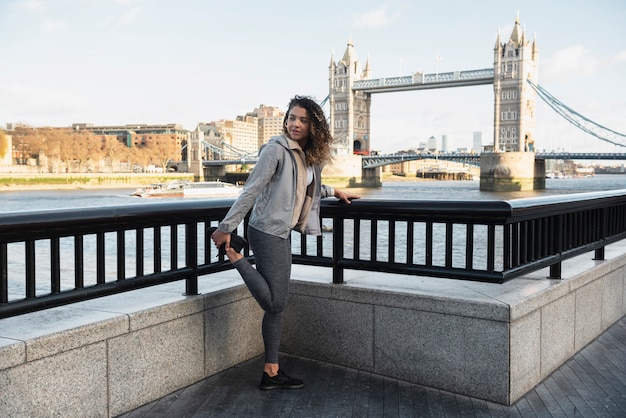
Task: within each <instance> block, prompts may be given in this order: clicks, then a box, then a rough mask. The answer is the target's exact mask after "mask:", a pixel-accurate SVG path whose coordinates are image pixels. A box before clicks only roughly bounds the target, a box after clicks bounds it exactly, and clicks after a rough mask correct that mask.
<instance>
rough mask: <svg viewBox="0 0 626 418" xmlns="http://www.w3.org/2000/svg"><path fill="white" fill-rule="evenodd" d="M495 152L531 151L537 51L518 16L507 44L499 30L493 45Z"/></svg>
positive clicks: (533, 128)
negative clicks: (502, 41) (527, 36)
mask: <svg viewBox="0 0 626 418" xmlns="http://www.w3.org/2000/svg"><path fill="white" fill-rule="evenodd" d="M493 55H494V62H493V66H494V78H493V92H494V118H493V120H494V129H493V139H494V151H495V152H534V142H535V140H534V131H535V116H534V113H535V97H536V93H535V90H533V89H532V87H531V86H530V85H529V84H528V83H527V82H526V80H530V81H532V82H534V83H537V63H538V60H539V51H538V50H537V42H536V40H535V39H533V41H532V43H531V42H529V41H528V40H527V39H526V35H525V33H524V30H523V29H522V28H521V27H520V22H519V16H518V17H517V18H516V19H515V27H514V28H513V32H512V33H511V36H510V37H509V40H508V41H507V42H506V43H501V41H500V33H499V32H498V39H497V40H496V45H495V48H494V53H493Z"/></svg>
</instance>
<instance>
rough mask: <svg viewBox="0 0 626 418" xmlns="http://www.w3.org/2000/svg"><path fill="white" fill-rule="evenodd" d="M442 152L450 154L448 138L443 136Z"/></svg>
mask: <svg viewBox="0 0 626 418" xmlns="http://www.w3.org/2000/svg"><path fill="white" fill-rule="evenodd" d="M441 152H448V136H447V135H441Z"/></svg>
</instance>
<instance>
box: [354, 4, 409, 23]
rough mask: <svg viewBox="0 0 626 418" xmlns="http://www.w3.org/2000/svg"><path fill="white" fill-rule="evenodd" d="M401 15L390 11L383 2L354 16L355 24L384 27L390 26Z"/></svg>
mask: <svg viewBox="0 0 626 418" xmlns="http://www.w3.org/2000/svg"><path fill="white" fill-rule="evenodd" d="M399 17H400V13H398V12H395V13H392V12H390V11H389V7H388V5H387V4H382V5H381V6H379V7H378V8H376V9H371V10H368V11H366V12H365V13H363V14H360V15H355V16H354V22H353V23H354V26H356V27H361V28H382V27H385V26H389V25H390V24H391V23H392V22H393V21H395V20H397V19H398V18H399Z"/></svg>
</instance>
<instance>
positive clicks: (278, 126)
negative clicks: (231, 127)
mask: <svg viewBox="0 0 626 418" xmlns="http://www.w3.org/2000/svg"><path fill="white" fill-rule="evenodd" d="M246 116H251V117H255V118H257V120H258V127H259V134H258V146H259V147H261V145H263V144H265V143H267V141H269V140H270V138H272V137H273V136H277V135H282V133H283V120H284V119H285V112H284V111H283V110H282V109H281V108H279V107H276V106H267V105H264V104H261V105H260V106H259V107H257V108H256V109H254V110H253V111H252V112H249V113H247V114H246Z"/></svg>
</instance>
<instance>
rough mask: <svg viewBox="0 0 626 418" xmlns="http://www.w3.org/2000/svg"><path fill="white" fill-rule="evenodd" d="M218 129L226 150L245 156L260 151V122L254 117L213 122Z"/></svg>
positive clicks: (240, 117)
mask: <svg viewBox="0 0 626 418" xmlns="http://www.w3.org/2000/svg"><path fill="white" fill-rule="evenodd" d="M211 125H213V126H215V127H216V128H217V131H218V132H219V134H220V135H221V137H222V141H223V145H224V146H225V147H226V148H231V149H235V150H237V151H238V152H240V153H243V154H255V153H257V152H258V150H259V121H258V118H256V117H254V116H237V119H235V120H228V119H221V120H219V121H216V122H211Z"/></svg>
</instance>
